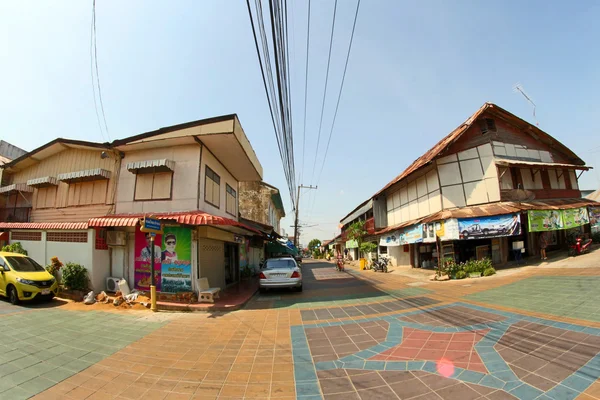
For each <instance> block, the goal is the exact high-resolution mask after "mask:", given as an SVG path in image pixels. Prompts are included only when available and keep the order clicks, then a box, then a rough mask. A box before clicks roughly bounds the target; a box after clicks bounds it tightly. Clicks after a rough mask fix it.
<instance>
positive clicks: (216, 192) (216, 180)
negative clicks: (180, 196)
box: [204, 165, 221, 208]
mask: <svg viewBox="0 0 600 400" xmlns="http://www.w3.org/2000/svg"><path fill="white" fill-rule="evenodd" d="M204 201H205V202H207V203H209V204H211V205H213V206H215V207H217V208H221V177H220V176H219V175H217V174H216V173H215V171H213V170H212V169H210V168H209V167H208V165H207V166H206V179H205V180H204Z"/></svg>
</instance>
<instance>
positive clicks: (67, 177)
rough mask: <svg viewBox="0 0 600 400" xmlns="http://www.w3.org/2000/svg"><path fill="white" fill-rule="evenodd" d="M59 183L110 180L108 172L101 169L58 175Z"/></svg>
mask: <svg viewBox="0 0 600 400" xmlns="http://www.w3.org/2000/svg"><path fill="white" fill-rule="evenodd" d="M56 179H58V180H59V181H63V182H67V183H75V182H87V181H95V180H98V179H110V171H107V170H105V169H102V168H94V169H84V170H83V171H74V172H67V173H64V174H58V176H57V177H56Z"/></svg>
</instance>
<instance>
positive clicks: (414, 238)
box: [400, 225, 423, 244]
mask: <svg viewBox="0 0 600 400" xmlns="http://www.w3.org/2000/svg"><path fill="white" fill-rule="evenodd" d="M422 241H423V231H422V229H421V225H415V226H413V227H410V228H407V229H406V230H405V231H404V232H402V234H401V235H400V243H402V244H407V243H408V244H410V243H419V242H422Z"/></svg>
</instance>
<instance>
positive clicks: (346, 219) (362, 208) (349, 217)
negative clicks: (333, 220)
mask: <svg viewBox="0 0 600 400" xmlns="http://www.w3.org/2000/svg"><path fill="white" fill-rule="evenodd" d="M371 208H373V199H369V200H367V201H366V202H364V203H363V204H362V206H359V207H357V208H355V209H354V211H353V212H351V213H350V214H348V215H347V216H345V217H344V218H343V219H342V220H341V221H340V223H341V224H344V225H345V224H347V223H349V222H352V221H353V220H355V219H356V218H358V217H360V216H361V215H363V214H364V213H366V212H367V211H369V210H370V209H371Z"/></svg>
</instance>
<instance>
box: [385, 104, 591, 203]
mask: <svg viewBox="0 0 600 400" xmlns="http://www.w3.org/2000/svg"><path fill="white" fill-rule="evenodd" d="M486 111H488V112H490V113H491V114H494V115H496V116H498V117H500V118H503V119H505V120H507V121H508V122H511V123H512V124H514V125H517V126H520V127H523V128H527V130H526V132H527V133H528V134H530V135H532V136H533V137H534V138H535V139H536V140H539V141H541V142H543V143H546V144H547V145H548V146H550V147H554V148H555V149H556V150H558V151H560V152H561V153H563V154H565V155H566V156H568V157H569V158H570V159H571V162H572V163H573V164H576V165H585V163H584V162H583V160H582V159H580V158H579V157H577V155H576V154H575V153H573V151H571V150H570V149H569V148H568V147H567V146H565V145H564V144H562V143H561V142H559V141H558V140H556V139H555V138H553V137H552V136H550V135H549V134H547V133H546V132H544V131H542V130H541V129H539V128H538V127H537V126H534V125H531V124H530V123H529V122H527V121H525V120H523V119H521V118H519V117H517V116H516V115H514V114H512V113H510V112H508V111H506V110H505V109H503V108H502V107H499V106H497V105H496V104H493V103H489V102H488V103H485V104H484V105H483V106H481V107H480V108H479V110H477V111H476V112H475V113H474V114H473V115H471V116H470V117H469V118H468V119H467V120H466V121H465V122H463V123H462V124H460V125H459V126H458V127H457V128H456V129H454V130H453V131H452V132H450V133H449V134H448V135H447V136H446V137H444V138H443V139H442V140H440V141H439V142H437V143H436V144H435V146H433V147H432V148H431V149H429V150H428V151H427V152H426V153H425V154H423V155H422V156H421V157H419V158H417V159H416V160H415V161H414V162H413V163H412V164H411V165H409V166H408V168H406V169H405V170H404V172H402V173H401V174H400V175H398V176H397V177H395V178H394V179H393V180H392V181H391V182H389V183H388V184H387V185H385V186H384V187H383V188H382V189H381V190H379V191H378V192H377V193H375V194H374V195H373V197H376V196H378V195H379V194H381V193H382V192H383V191H385V190H386V189H388V188H389V187H391V186H392V185H394V184H396V183H398V182H400V181H401V180H402V179H404V178H406V177H408V176H409V175H410V174H412V173H413V172H416V171H417V170H419V169H421V168H422V167H424V166H426V165H428V164H429V163H431V162H432V161H433V160H434V159H435V158H436V157H438V156H440V155H442V154H443V153H444V152H445V151H446V150H447V149H448V148H449V147H450V145H452V144H453V143H454V142H456V141H457V140H458V139H459V138H460V137H461V136H462V134H463V133H465V132H466V131H467V130H468V129H469V128H470V127H471V126H472V125H473V123H474V122H475V121H476V120H477V118H479V117H480V116H481V115H482V114H483V113H484V112H486Z"/></svg>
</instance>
